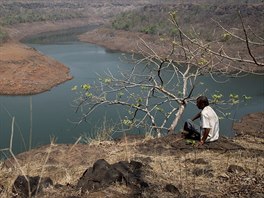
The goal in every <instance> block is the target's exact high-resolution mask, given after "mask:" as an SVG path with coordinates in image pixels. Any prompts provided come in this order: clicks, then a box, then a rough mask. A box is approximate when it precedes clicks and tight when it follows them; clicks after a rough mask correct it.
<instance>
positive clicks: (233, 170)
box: [227, 164, 245, 173]
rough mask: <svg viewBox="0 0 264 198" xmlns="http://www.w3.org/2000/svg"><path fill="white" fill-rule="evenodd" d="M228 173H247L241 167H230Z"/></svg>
mask: <svg viewBox="0 0 264 198" xmlns="http://www.w3.org/2000/svg"><path fill="white" fill-rule="evenodd" d="M227 172H229V173H242V172H245V170H244V169H243V168H242V167H241V166H237V165H233V164H232V165H230V166H229V167H228V169H227Z"/></svg>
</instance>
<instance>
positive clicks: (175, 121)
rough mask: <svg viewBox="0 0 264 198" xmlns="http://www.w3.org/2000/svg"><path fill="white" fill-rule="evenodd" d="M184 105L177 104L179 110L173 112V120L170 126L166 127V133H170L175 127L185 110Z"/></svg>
mask: <svg viewBox="0 0 264 198" xmlns="http://www.w3.org/2000/svg"><path fill="white" fill-rule="evenodd" d="M185 105H186V104H179V110H178V111H177V113H176V114H175V119H174V120H173V122H172V124H171V126H170V128H169V129H168V134H172V133H173V131H174V129H175V128H176V126H177V124H178V122H179V120H180V118H181V117H182V114H183V112H184V110H185Z"/></svg>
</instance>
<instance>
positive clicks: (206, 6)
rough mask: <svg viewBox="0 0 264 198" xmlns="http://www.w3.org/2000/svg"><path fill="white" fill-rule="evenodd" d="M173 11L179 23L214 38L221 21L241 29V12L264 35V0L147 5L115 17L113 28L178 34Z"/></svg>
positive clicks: (245, 19)
mask: <svg viewBox="0 0 264 198" xmlns="http://www.w3.org/2000/svg"><path fill="white" fill-rule="evenodd" d="M165 2H166V1H165ZM169 12H175V13H176V16H177V19H178V21H179V24H180V25H181V26H182V27H183V28H184V29H185V30H186V31H188V32H194V31H193V30H195V33H197V34H198V35H201V36H202V37H203V38H206V39H207V40H209V41H210V40H213V37H214V35H215V31H217V29H216V28H217V27H219V25H218V24H217V22H219V23H220V24H221V25H223V26H224V27H225V28H228V29H230V28H231V29H232V30H233V31H237V29H241V21H240V17H239V12H240V14H241V16H242V18H243V21H244V23H245V25H246V26H247V28H249V27H250V29H251V30H252V31H253V32H254V33H256V34H258V36H260V37H262V38H264V23H263V21H264V1H263V0H255V1H243V0H233V1H213V0H212V1H208V0H207V1H206V0H202V1H195V0H194V1H176V2H175V3H163V4H159V5H146V6H144V7H142V8H140V9H138V10H133V11H128V12H123V13H121V14H120V15H118V16H117V17H116V18H115V19H114V20H113V21H112V24H111V26H112V28H114V29H119V30H127V31H134V32H143V33H146V34H154V35H168V36H171V35H175V33H176V30H175V28H174V27H172V25H171V23H170V21H169Z"/></svg>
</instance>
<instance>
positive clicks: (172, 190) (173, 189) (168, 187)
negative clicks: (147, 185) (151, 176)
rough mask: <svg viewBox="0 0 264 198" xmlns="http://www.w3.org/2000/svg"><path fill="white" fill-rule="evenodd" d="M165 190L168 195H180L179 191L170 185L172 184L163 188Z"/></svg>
mask: <svg viewBox="0 0 264 198" xmlns="http://www.w3.org/2000/svg"><path fill="white" fill-rule="evenodd" d="M165 190H166V191H167V192H170V193H173V194H176V195H180V194H181V193H180V191H179V189H178V188H177V187H176V186H174V185H172V184H167V185H166V186H165Z"/></svg>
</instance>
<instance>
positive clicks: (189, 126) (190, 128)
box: [183, 120, 201, 140]
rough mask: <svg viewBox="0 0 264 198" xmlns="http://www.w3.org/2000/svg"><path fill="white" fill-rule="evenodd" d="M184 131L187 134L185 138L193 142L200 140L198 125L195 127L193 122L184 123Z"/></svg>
mask: <svg viewBox="0 0 264 198" xmlns="http://www.w3.org/2000/svg"><path fill="white" fill-rule="evenodd" d="M183 129H184V131H186V132H187V133H185V134H184V138H186V139H192V140H200V139H201V134H200V133H199V131H198V129H197V125H195V124H194V123H193V122H192V121H191V120H187V121H186V122H185V123H184V127H183Z"/></svg>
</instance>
